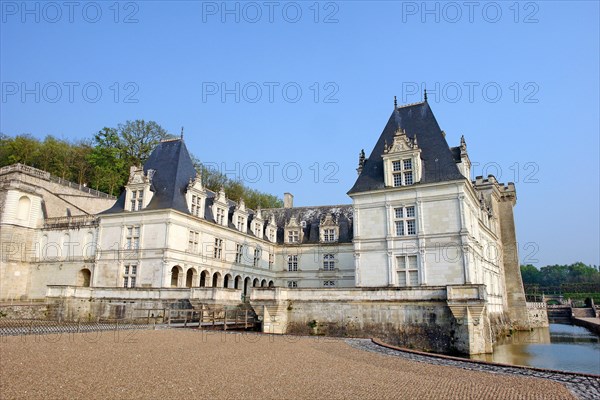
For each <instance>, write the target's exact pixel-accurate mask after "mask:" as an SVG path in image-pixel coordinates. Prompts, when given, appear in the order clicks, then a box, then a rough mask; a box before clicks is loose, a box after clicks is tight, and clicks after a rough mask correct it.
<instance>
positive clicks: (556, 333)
mask: <svg viewBox="0 0 600 400" xmlns="http://www.w3.org/2000/svg"><path fill="white" fill-rule="evenodd" d="M471 358H473V359H479V360H485V361H493V362H498V363H504V364H512V365H524V366H530V367H537V368H547V369H555V370H561V371H571V372H583V373H589V374H600V337H599V336H598V335H596V334H594V333H593V332H590V331H589V330H587V329H585V328H582V327H579V326H575V325H566V324H550V327H549V328H537V329H534V330H533V331H530V332H515V333H514V334H513V335H512V336H511V337H506V338H503V339H501V340H500V341H499V342H498V343H496V344H495V345H494V353H493V354H487V355H477V356H472V357H471Z"/></svg>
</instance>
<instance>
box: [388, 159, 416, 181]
mask: <svg viewBox="0 0 600 400" xmlns="http://www.w3.org/2000/svg"><path fill="white" fill-rule="evenodd" d="M392 174H393V178H394V179H393V183H394V187H398V186H405V185H412V184H413V165H412V160H411V159H406V160H402V161H392Z"/></svg>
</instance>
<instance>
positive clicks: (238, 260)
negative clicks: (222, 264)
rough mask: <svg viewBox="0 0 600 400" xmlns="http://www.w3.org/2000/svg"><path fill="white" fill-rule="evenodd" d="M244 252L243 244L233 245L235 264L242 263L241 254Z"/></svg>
mask: <svg viewBox="0 0 600 400" xmlns="http://www.w3.org/2000/svg"><path fill="white" fill-rule="evenodd" d="M243 253H244V246H243V245H241V244H239V243H236V245H235V262H236V263H237V264H241V263H242V254H243Z"/></svg>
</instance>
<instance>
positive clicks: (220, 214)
mask: <svg viewBox="0 0 600 400" xmlns="http://www.w3.org/2000/svg"><path fill="white" fill-rule="evenodd" d="M216 221H217V224H219V225H224V223H225V209H223V208H220V207H217V217H216Z"/></svg>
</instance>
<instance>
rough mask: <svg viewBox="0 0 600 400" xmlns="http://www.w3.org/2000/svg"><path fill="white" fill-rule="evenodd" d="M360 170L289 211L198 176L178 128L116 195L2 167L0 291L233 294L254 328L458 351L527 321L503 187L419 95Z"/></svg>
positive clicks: (133, 296)
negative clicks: (349, 181)
mask: <svg viewBox="0 0 600 400" xmlns="http://www.w3.org/2000/svg"><path fill="white" fill-rule="evenodd" d="M358 172H359V176H358V178H357V181H356V183H355V185H354V186H353V187H352V188H351V190H350V191H349V193H348V194H349V196H350V197H351V199H352V204H348V205H338V206H317V207H293V201H292V197H291V196H290V195H286V199H285V200H286V201H285V206H284V207H283V208H281V209H263V210H260V209H259V210H251V209H248V208H246V207H245V205H244V203H243V201H240V202H234V201H232V200H230V199H227V198H226V197H225V194H224V193H223V192H222V191H220V192H216V193H215V192H212V191H210V190H208V189H206V188H205V187H204V186H203V184H202V179H201V177H200V176H197V174H196V172H195V170H194V168H193V164H192V162H191V158H190V156H189V153H188V151H187V149H186V147H185V143H184V142H183V140H182V139H181V140H180V139H177V140H169V141H164V142H162V143H160V144H159V145H158V146H157V148H156V149H155V150H154V152H153V153H152V155H151V156H150V159H149V160H148V161H147V162H146V164H145V165H144V166H143V167H137V168H136V167H132V169H131V171H130V179H129V182H128V184H127V187H126V190H125V191H124V193H123V194H122V195H121V196H120V197H119V198H118V199H114V198H110V197H108V196H106V195H103V194H100V193H97V192H94V191H91V190H90V189H87V188H81V187H78V186H77V185H73V184H69V183H65V182H57V181H56V178H53V177H50V176H49V174H47V173H45V172H43V171H39V170H35V169H33V168H30V167H26V166H20V165H16V166H10V167H5V168H3V169H0V188H1V190H0V204H2V213H1V215H0V229H1V232H0V237H1V239H2V264H1V268H0V300H6V299H15V298H17V299H41V298H46V297H47V298H48V299H53V301H58V302H62V303H64V309H65V310H66V311H65V315H66V316H70V317H72V318H75V317H77V318H81V317H83V316H90V315H92V314H93V315H95V316H99V317H100V316H108V315H111V312H112V311H111V308H110V307H113V308H114V305H115V304H122V305H123V306H124V307H127V306H128V305H129V307H134V306H135V304H138V305H139V304H149V303H148V302H150V303H151V304H154V305H155V306H157V307H159V306H164V305H165V304H168V302H169V301H172V300H181V299H189V300H194V301H198V302H203V303H207V304H221V305H235V304H237V303H239V302H240V301H241V299H242V298H243V299H246V300H247V299H249V301H250V304H251V305H252V306H253V307H254V309H255V311H256V312H257V313H258V314H259V315H261V316H262V318H263V321H264V324H263V325H264V330H265V331H266V332H274V333H283V332H291V331H294V332H304V331H305V330H306V329H308V327H309V325H311V323H313V321H314V323H315V324H317V325H318V326H320V327H321V329H322V331H323V332H325V333H330V334H335V333H337V334H347V335H350V334H351V335H357V333H360V332H362V334H363V335H374V334H376V335H381V336H385V337H389V338H390V340H393V338H394V337H396V339H397V340H395V342H396V343H400V344H405V345H412V346H415V347H420V348H429V349H433V350H435V351H444V348H445V349H446V350H449V349H450V348H451V349H452V350H455V351H458V352H464V353H485V352H490V351H491V348H492V344H493V339H494V338H493V334H492V332H493V331H494V329H495V325H496V324H498V321H504V323H509V324H511V325H512V326H513V327H517V328H528V327H529V326H530V323H529V317H528V310H527V306H526V303H525V296H524V293H523V286H522V282H521V277H520V272H519V265H518V255H517V249H516V236H515V225H514V217H513V211H512V210H513V207H514V205H515V202H516V192H515V188H514V185H513V184H510V183H509V184H508V185H503V184H500V183H499V182H497V181H496V179H495V178H494V177H493V176H489V177H488V178H487V179H484V178H482V177H478V178H477V179H476V180H475V181H471V180H470V173H471V171H470V160H469V156H468V152H467V146H466V141H465V140H464V138H463V139H461V143H460V145H459V146H457V147H449V146H448V144H447V143H446V139H445V134H444V133H443V131H441V129H440V128H439V126H438V123H437V120H436V119H435V117H434V116H433V112H432V111H431V109H430V107H429V105H428V104H427V102H426V101H425V102H422V103H417V104H412V105H407V106H404V107H396V106H395V107H394V110H393V112H392V115H391V116H390V118H389V121H388V123H387V124H386V126H385V128H384V130H383V132H382V134H381V136H380V138H379V139H378V141H377V143H376V145H375V146H374V148H373V150H372V152H371V154H370V155H369V157H368V158H367V157H365V156H364V153H363V154H361V157H360V159H359V168H358ZM84 300H85V301H84ZM88 300H91V301H88ZM86 302H87V304H86ZM108 304H111V306H109V305H108ZM132 304H133V305H132ZM290 304H293V306H292V307H290ZM130 315H132V314H130ZM411 337H412V338H413V339H411ZM417 338H419V339H418V340H417ZM411 340H412V342H411ZM393 341H394V340H393Z"/></svg>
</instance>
